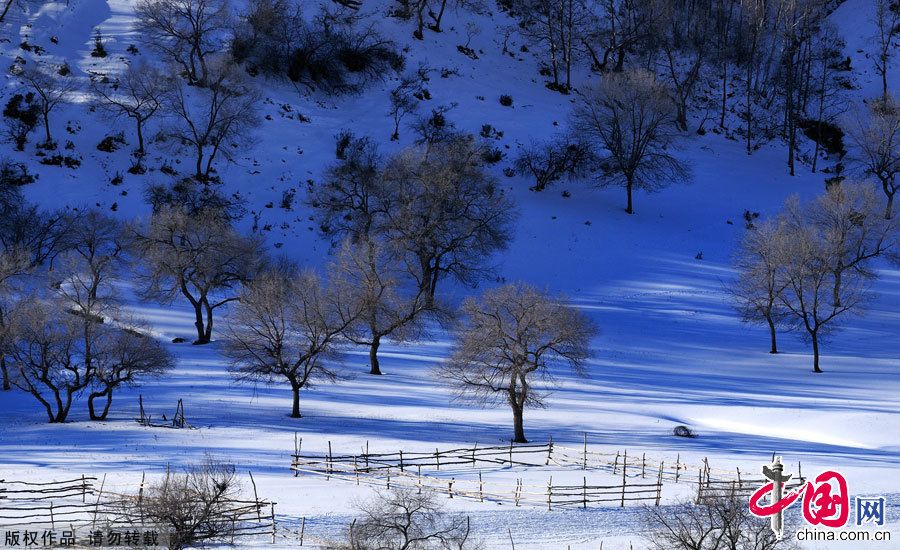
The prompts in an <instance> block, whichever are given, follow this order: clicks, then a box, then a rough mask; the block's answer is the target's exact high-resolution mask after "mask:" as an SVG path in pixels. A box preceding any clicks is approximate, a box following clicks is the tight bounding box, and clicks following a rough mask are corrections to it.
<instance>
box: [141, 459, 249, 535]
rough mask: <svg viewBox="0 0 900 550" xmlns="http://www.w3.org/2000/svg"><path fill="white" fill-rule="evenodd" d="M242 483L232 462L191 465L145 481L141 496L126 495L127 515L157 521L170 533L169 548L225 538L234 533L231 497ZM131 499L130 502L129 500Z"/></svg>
mask: <svg viewBox="0 0 900 550" xmlns="http://www.w3.org/2000/svg"><path fill="white" fill-rule="evenodd" d="M240 496H241V486H240V482H239V480H238V479H237V478H236V477H235V475H234V466H233V465H231V464H224V463H221V462H216V461H213V460H208V461H206V462H205V463H203V464H200V465H195V466H191V467H189V468H188V469H187V471H186V472H184V473H181V474H177V473H171V472H169V471H166V475H165V477H163V478H162V479H161V480H159V481H156V482H151V483H149V484H148V485H147V488H146V489H145V490H144V492H143V495H141V496H140V498H133V499H128V500H127V501H126V502H128V503H129V506H133V507H134V508H136V509H130V508H129V509H127V510H125V513H126V516H127V517H129V518H132V519H133V520H137V519H138V518H140V520H141V521H144V520H146V521H147V522H148V523H151V524H155V525H157V526H158V527H159V528H160V529H161V530H164V531H165V532H167V533H168V535H169V540H168V545H169V550H181V549H182V548H187V547H190V546H194V545H196V544H198V543H205V542H214V541H221V540H228V539H229V538H230V537H231V535H232V534H233V533H234V529H235V525H234V522H233V517H234V503H233V502H232V501H233V500H234V499H237V498H240ZM132 503H133V504H132Z"/></svg>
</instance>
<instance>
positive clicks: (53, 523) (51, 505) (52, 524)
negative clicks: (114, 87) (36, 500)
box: [50, 500, 56, 529]
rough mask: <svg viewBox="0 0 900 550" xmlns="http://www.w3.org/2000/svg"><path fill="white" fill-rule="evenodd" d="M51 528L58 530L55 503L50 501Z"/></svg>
mask: <svg viewBox="0 0 900 550" xmlns="http://www.w3.org/2000/svg"><path fill="white" fill-rule="evenodd" d="M50 528H51V529H56V522H55V521H53V501H52V500H51V501H50Z"/></svg>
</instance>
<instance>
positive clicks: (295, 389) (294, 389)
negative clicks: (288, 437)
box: [291, 384, 300, 418]
mask: <svg viewBox="0 0 900 550" xmlns="http://www.w3.org/2000/svg"><path fill="white" fill-rule="evenodd" d="M291 394H292V396H293V398H294V404H293V407H291V418H300V386H298V385H297V384H291Z"/></svg>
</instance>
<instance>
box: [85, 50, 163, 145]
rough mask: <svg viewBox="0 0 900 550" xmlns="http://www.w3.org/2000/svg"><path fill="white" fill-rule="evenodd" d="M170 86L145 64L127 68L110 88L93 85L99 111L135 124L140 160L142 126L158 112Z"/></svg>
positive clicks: (142, 137) (151, 67)
mask: <svg viewBox="0 0 900 550" xmlns="http://www.w3.org/2000/svg"><path fill="white" fill-rule="evenodd" d="M170 86H171V81H170V80H169V78H168V77H167V76H165V75H163V73H162V72H160V71H159V70H158V69H156V68H154V67H153V66H151V65H147V64H145V63H140V64H132V65H129V66H128V68H127V69H126V70H125V73H124V74H123V75H122V77H121V78H120V79H119V80H118V82H117V85H116V86H115V88H113V89H110V88H109V87H107V86H104V85H102V84H99V83H96V82H95V83H94V85H93V90H94V94H95V95H96V96H97V100H98V103H99V104H100V106H101V108H103V109H105V110H106V111H107V112H109V113H110V114H111V115H112V117H113V118H114V119H118V118H120V117H127V118H129V119H131V120H133V121H134V124H135V130H136V132H137V140H138V148H137V154H138V156H139V157H140V156H143V154H144V124H145V123H146V122H147V120H149V119H150V118H151V117H152V116H153V115H155V114H156V113H157V112H158V111H159V108H160V107H161V106H162V101H163V97H164V96H165V94H166V92H167V90H168V89H169V88H170Z"/></svg>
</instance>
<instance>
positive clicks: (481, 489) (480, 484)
mask: <svg viewBox="0 0 900 550" xmlns="http://www.w3.org/2000/svg"><path fill="white" fill-rule="evenodd" d="M478 498H479V500H481V502H484V481H482V479H481V471H480V470H479V471H478Z"/></svg>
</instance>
